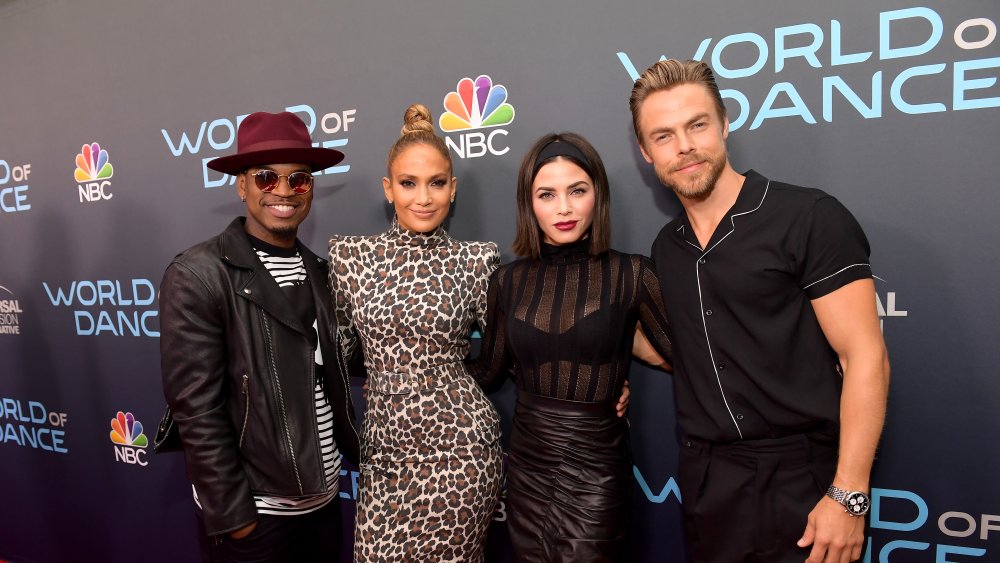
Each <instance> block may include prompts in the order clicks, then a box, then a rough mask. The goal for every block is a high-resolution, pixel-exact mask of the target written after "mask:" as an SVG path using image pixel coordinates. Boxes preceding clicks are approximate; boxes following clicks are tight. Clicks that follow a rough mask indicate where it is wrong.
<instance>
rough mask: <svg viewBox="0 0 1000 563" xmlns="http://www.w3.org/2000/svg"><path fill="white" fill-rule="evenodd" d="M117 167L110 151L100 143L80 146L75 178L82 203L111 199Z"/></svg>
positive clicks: (74, 173)
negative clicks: (111, 158) (109, 154)
mask: <svg viewBox="0 0 1000 563" xmlns="http://www.w3.org/2000/svg"><path fill="white" fill-rule="evenodd" d="M114 175H115V167H114V166H112V165H111V162H110V161H109V156H108V151H107V150H106V149H102V148H101V145H100V144H99V143H90V144H87V145H83V146H82V147H80V154H78V155H76V171H75V172H73V178H74V179H76V181H77V182H78V184H79V193H80V203H83V202H85V201H86V202H93V201H101V200H106V199H111V196H112V194H111V190H110V188H111V182H110V181H109V180H110V179H111V177H112V176H114Z"/></svg>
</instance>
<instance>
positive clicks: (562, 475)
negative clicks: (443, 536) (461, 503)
mask: <svg viewBox="0 0 1000 563" xmlns="http://www.w3.org/2000/svg"><path fill="white" fill-rule="evenodd" d="M508 462H509V468H508V476H507V497H508V503H509V506H510V520H509V523H508V528H509V530H510V537H511V543H512V544H513V546H514V552H515V554H516V556H517V561H519V562H531V561H544V562H546V563H551V562H556V561H567V562H568V561H573V562H577V563H580V562H598V561H625V558H626V553H627V552H626V549H627V546H626V531H627V529H628V519H629V512H630V510H629V508H630V507H629V487H630V485H631V479H632V462H631V458H630V454H629V447H628V425H627V423H626V422H625V419H623V418H618V417H617V416H616V415H615V412H614V404H613V403H611V402H602V403H582V402H577V401H562V400H559V399H551V398H547V397H539V396H537V395H532V394H529V393H525V392H523V391H520V392H519V393H518V400H517V409H516V411H515V413H514V429H513V433H512V435H511V442H510V451H509V458H508Z"/></svg>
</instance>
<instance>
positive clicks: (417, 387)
mask: <svg viewBox="0 0 1000 563" xmlns="http://www.w3.org/2000/svg"><path fill="white" fill-rule="evenodd" d="M465 377H468V374H467V373H466V371H465V365H464V364H463V363H462V362H448V363H446V364H438V365H436V366H429V367H426V368H421V369H420V370H419V371H415V372H394V371H377V370H371V369H369V370H368V390H369V391H374V392H375V393H381V394H383V395H408V394H410V393H416V392H418V391H422V390H424V389H433V388H436V387H442V386H444V385H448V384H449V383H454V382H455V381H458V380H460V379H463V378H465Z"/></svg>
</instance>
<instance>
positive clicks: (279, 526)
mask: <svg viewBox="0 0 1000 563" xmlns="http://www.w3.org/2000/svg"><path fill="white" fill-rule="evenodd" d="M340 520H341V519H340V499H337V498H335V499H333V500H332V501H330V503H329V504H327V505H326V506H324V507H323V508H320V509H319V510H316V511H314V512H310V513H308V514H303V515H301V516H271V515H268V514H261V515H260V516H259V517H258V519H257V527H256V528H254V531H253V532H250V534H249V535H248V536H246V537H244V538H240V539H238V540H236V539H233V538H231V537H230V536H229V534H220V535H218V536H207V535H206V534H205V528H204V525H203V523H202V520H201V514H200V513H199V515H198V530H199V540H200V543H201V557H202V560H203V561H204V562H205V563H286V562H287V563H292V562H294V563H300V562H303V563H309V562H313V561H315V562H317V563H319V562H323V563H331V562H334V561H340V537H341V534H342V532H343V530H342V529H341V525H340Z"/></svg>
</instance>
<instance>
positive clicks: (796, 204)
mask: <svg viewBox="0 0 1000 563" xmlns="http://www.w3.org/2000/svg"><path fill="white" fill-rule="evenodd" d="M630 105H631V109H632V116H633V125H634V127H635V132H636V137H637V139H638V142H639V148H640V149H641V151H642V154H643V156H644V157H645V159H646V161H647V162H649V163H650V164H652V165H653V168H654V170H655V171H656V174H657V176H658V177H659V179H660V181H661V182H662V183H663V184H664V185H665V186H668V187H670V188H671V189H672V190H673V191H674V193H675V194H676V195H677V197H678V199H679V200H680V203H681V204H682V206H683V208H684V213H683V214H682V215H681V216H680V217H678V218H677V219H675V220H674V221H673V222H671V223H670V224H668V225H667V226H666V227H664V229H663V230H662V231H661V232H660V234H659V236H658V237H657V239H656V242H655V243H654V244H653V249H652V258H653V260H654V262H655V263H656V268H657V271H658V273H659V279H660V280H661V284H662V288H663V297H664V302H665V304H666V307H667V312H668V314H669V315H670V319H671V323H670V339H671V341H672V342H673V345H674V360H673V365H674V369H675V390H676V397H677V408H678V422H679V424H680V426H681V429H682V430H683V433H684V439H683V442H682V450H681V455H680V471H679V482H680V487H681V493H682V497H683V510H684V522H685V535H686V538H687V543H688V550H689V552H690V553H691V555H692V556H693V557H694V559H695V560H697V561H720V562H731V561H767V562H769V563H770V562H784V561H802V560H803V559H805V560H806V561H807V562H809V563H819V562H821V561H825V562H832V561H847V560H856V559H859V558H860V557H861V552H862V547H863V543H864V528H865V519H864V515H865V514H866V513H867V510H868V505H869V499H868V496H867V495H868V492H869V490H870V487H869V477H870V473H871V467H872V461H873V458H874V455H875V449H876V446H877V444H878V440H879V436H880V434H881V431H882V424H883V420H884V417H885V405H886V396H887V390H888V382H889V364H888V356H887V353H886V349H885V344H884V342H883V339H882V334H881V331H880V329H879V322H878V316H877V313H876V308H875V290H874V283H873V281H872V274H871V267H870V265H869V263H868V254H869V248H868V241H867V239H866V238H865V235H864V232H863V231H862V230H861V227H860V226H859V225H858V223H857V221H855V219H854V218H853V217H852V216H851V214H850V213H849V212H848V211H847V210H846V209H845V208H844V207H843V206H842V205H841V204H840V203H839V202H838V201H837V200H836V199H834V198H833V197H831V196H829V195H827V194H826V193H824V192H822V191H820V190H815V189H808V188H801V187H797V186H791V185H789V184H784V183H781V182H777V181H772V180H768V179H767V178H765V177H764V176H762V175H760V174H758V173H756V172H754V171H752V170H751V171H748V172H747V173H745V174H739V173H737V172H736V171H735V170H734V169H733V167H732V165H731V164H730V162H729V159H728V155H727V151H726V139H727V137H728V135H729V121H728V119H727V116H726V110H725V106H724V105H723V103H722V98H721V96H720V94H719V90H718V86H717V85H716V84H715V79H714V76H713V75H712V71H711V69H709V68H708V66H707V65H705V64H704V63H701V62H695V61H688V62H680V61H676V60H666V61H661V62H659V63H657V64H655V65H653V66H652V67H650V68H649V69H647V70H646V71H645V72H644V73H643V74H642V76H640V77H639V79H638V80H636V83H635V87H634V88H633V90H632V97H631V100H630Z"/></svg>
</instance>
